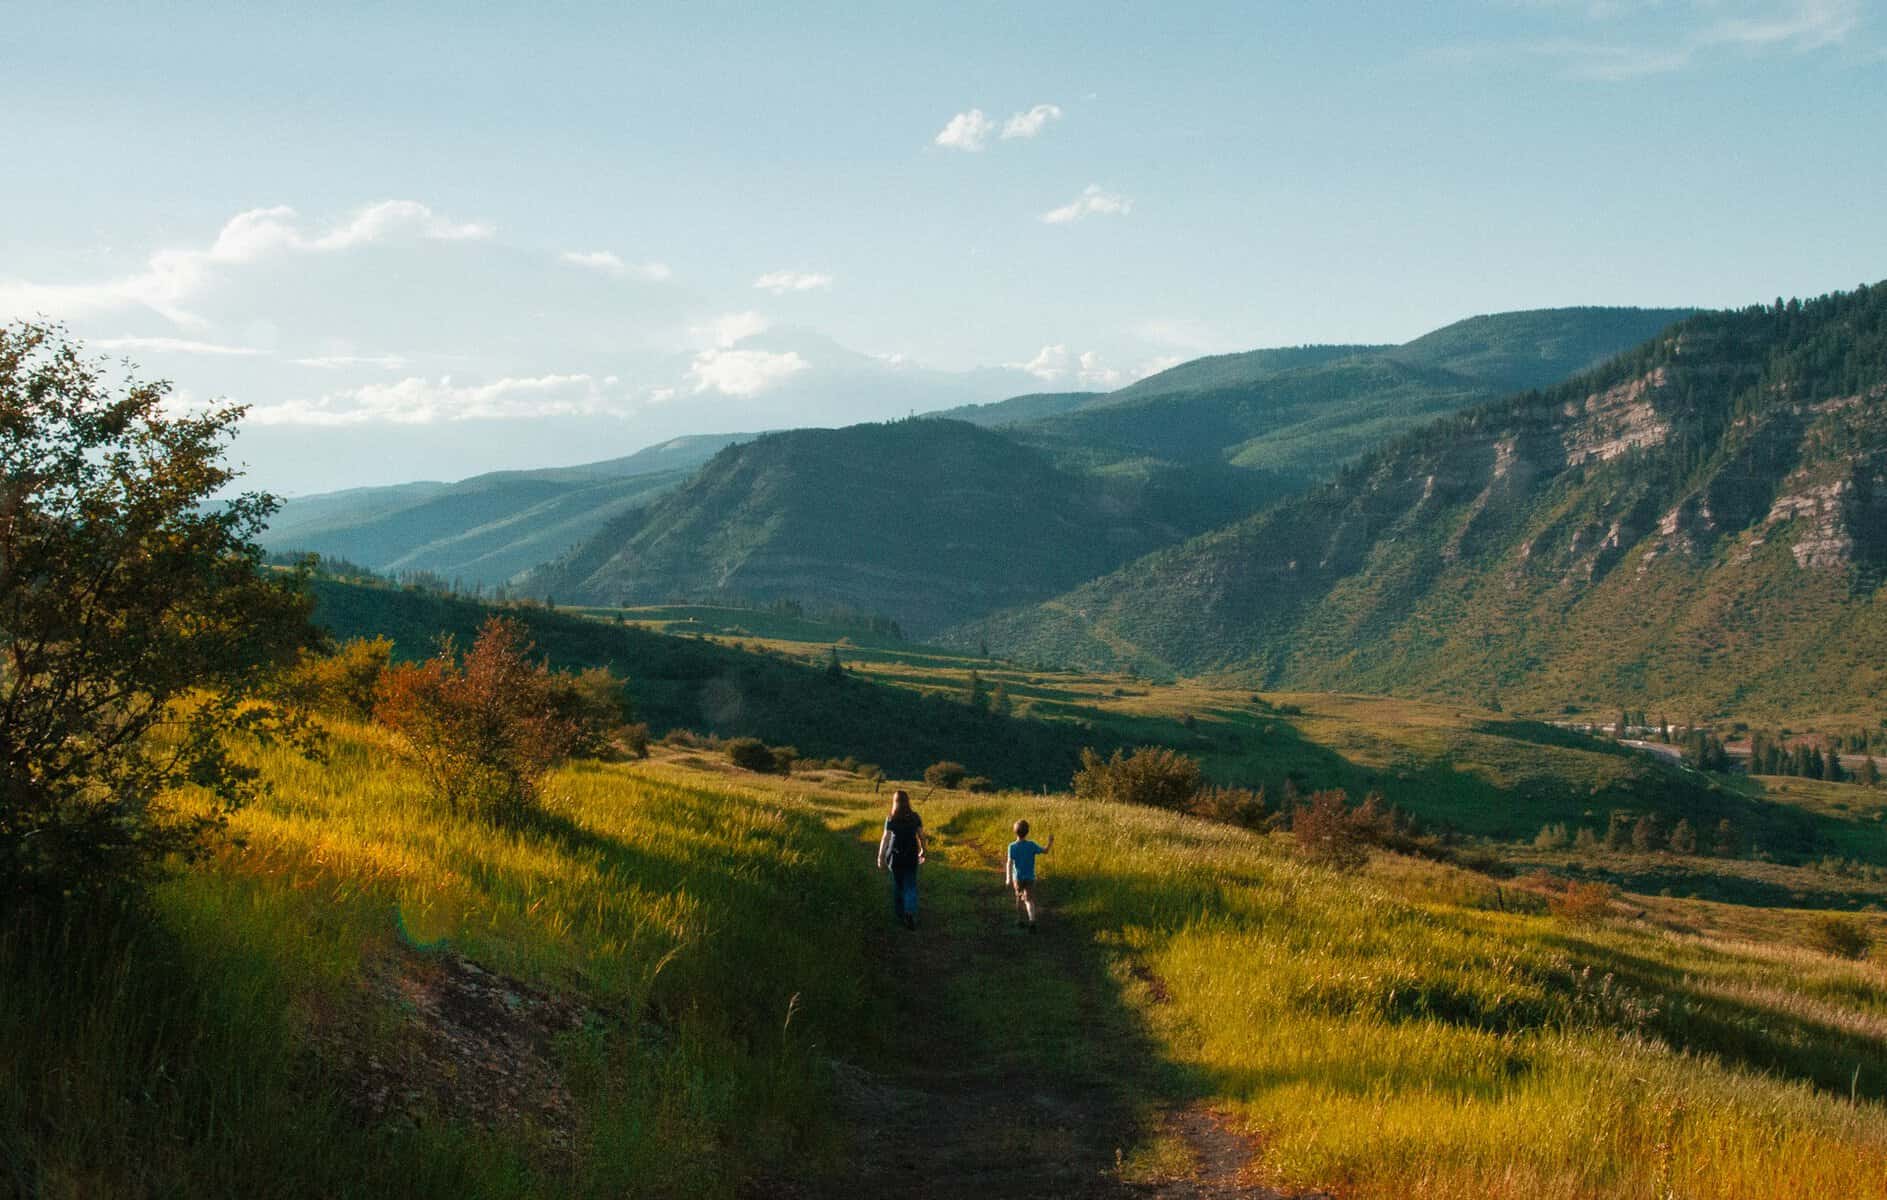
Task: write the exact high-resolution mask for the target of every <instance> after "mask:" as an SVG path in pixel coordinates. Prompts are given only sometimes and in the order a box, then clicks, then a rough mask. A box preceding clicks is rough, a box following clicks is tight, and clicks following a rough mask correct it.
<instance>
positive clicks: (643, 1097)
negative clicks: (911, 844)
mask: <svg viewBox="0 0 1887 1200" xmlns="http://www.w3.org/2000/svg"><path fill="white" fill-rule="evenodd" d="M394 751H395V748H394V746H393V744H392V742H391V741H390V735H388V734H387V733H385V732H384V731H382V730H379V729H377V728H373V727H368V726H353V725H348V724H345V723H342V724H338V725H334V726H333V727H332V729H331V737H330V741H329V746H328V753H327V758H326V761H325V762H313V761H309V760H306V759H303V758H299V757H296V756H294V755H293V754H290V753H287V752H283V753H266V754H264V755H262V757H261V765H262V766H263V767H264V769H265V773H266V775H267V777H268V778H269V780H270V781H271V783H272V784H273V786H274V793H273V795H272V796H271V797H269V798H268V799H265V800H264V801H262V802H259V803H257V804H255V805H253V806H251V807H249V808H247V809H245V810H242V811H240V812H239V813H237V814H236V815H235V818H234V820H233V823H232V830H231V832H232V834H233V836H234V838H235V839H237V840H236V842H234V843H232V844H230V845H229V846H227V847H225V848H224V849H223V850H222V851H221V852H220V853H219V854H218V855H217V856H216V857H215V858H214V860H213V861H211V862H209V863H206V864H202V865H200V866H198V867H195V868H192V869H189V870H187V871H184V872H181V873H178V874H176V875H174V876H173V877H172V878H171V879H169V880H168V881H167V882H165V883H164V884H162V885H161V886H160V887H159V888H157V889H156V891H155V892H154V894H153V895H152V896H151V897H150V899H149V903H148V904H147V905H145V906H142V907H139V908H133V909H126V910H121V911H118V912H116V913H115V914H110V915H108V916H101V915H100V914H98V913H97V912H95V911H94V912H88V913H85V914H73V915H69V916H67V917H66V918H65V919H63V920H61V921H53V922H37V923H26V922H23V923H19V924H14V923H9V925H8V928H7V929H6V930H5V931H4V932H0V956H3V958H4V964H3V965H4V968H5V976H4V977H5V979H6V980H7V985H6V986H5V987H4V988H3V989H0V1137H4V1139H5V1140H4V1142H0V1147H3V1148H4V1155H3V1157H0V1163H4V1171H5V1174H0V1181H6V1182H7V1183H10V1184H11V1185H12V1186H13V1187H14V1188H16V1189H17V1190H19V1191H20V1192H22V1193H23V1194H26V1195H38V1196H45V1197H59V1196H94V1195H114V1196H138V1195H191V1196H205V1195H227V1196H253V1195H276V1196H330V1195H337V1194H391V1191H397V1192H398V1193H400V1194H404V1195H411V1196H452V1197H455V1198H463V1197H471V1196H500V1195H503V1196H513V1195H525V1196H529V1195H546V1196H548V1195H557V1196H566V1195H593V1196H619V1195H676V1196H683V1195H686V1196H695V1195H704V1196H713V1195H726V1194H731V1193H732V1191H733V1190H734V1189H735V1188H736V1186H738V1185H739V1184H740V1183H741V1182H742V1181H743V1180H749V1179H752V1178H754V1177H756V1176H764V1175H767V1174H769V1173H784V1172H789V1171H791V1172H800V1171H804V1170H806V1169H808V1166H809V1165H812V1166H816V1164H817V1163H818V1162H819V1161H820V1160H821V1157H822V1156H825V1155H829V1154H830V1153H833V1152H834V1147H835V1144H834V1142H833V1141H832V1129H831V1126H830V1125H829V1123H826V1122H825V1121H823V1120H822V1114H823V1113H824V1112H825V1111H826V1108H827V1105H826V1097H825V1080H826V1077H827V1073H826V1071H825V1069H824V1066H823V1059H822V1058H821V1057H820V1055H821V1054H822V1053H823V1050H822V1047H823V1046H824V1045H825V1044H827V1042H828V1040H836V1039H837V1038H838V1037H839V1036H840V1035H841V1034H842V1033H843V1032H844V1031H847V1030H851V1029H854V1028H856V1027H859V1026H861V1025H867V1026H868V1025H870V1024H871V1022H869V1021H867V1020H865V1018H866V1016H867V1015H868V1014H869V1013H870V1011H871V1009H872V1006H873V1003H874V998H873V996H872V995H871V993H870V990H869V988H868V986H867V984H866V982H865V979H866V975H867V973H866V972H865V971H863V970H862V969H861V966H862V963H863V956H864V955H865V954H866V953H867V951H868V946H869V939H868V938H867V937H866V936H865V933H864V930H863V928H862V927H861V923H862V921H863V920H864V916H863V912H862V910H861V906H859V905H857V904H855V903H852V902H851V897H853V896H854V895H855V894H856V893H857V892H858V891H859V890H860V888H861V887H862V886H863V885H864V883H865V882H866V878H865V877H866V876H867V874H868V873H867V870H866V867H867V866H868V865H869V864H861V863H860V862H859V861H858V860H857V858H856V857H855V856H853V855H850V854H848V853H846V852H845V851H846V848H845V847H844V846H843V845H842V844H840V843H837V842H835V841H834V839H833V838H832V837H831V835H830V834H829V833H828V831H827V830H826V829H825V827H824V826H823V825H822V824H821V823H820V822H819V821H818V820H817V818H816V817H815V816H814V815H813V814H811V813H810V812H808V811H806V810H805V809H804V808H803V807H801V806H796V805H793V804H790V803H787V802H783V801H782V800H780V799H779V798H777V797H770V796H767V795H764V794H749V793H745V792H742V791H741V790H739V789H737V788H729V787H727V786H725V785H724V784H723V785H718V786H715V787H713V788H712V789H709V788H703V787H700V786H692V787H691V786H687V785H685V784H677V783H672V782H664V781H658V780H653V779H649V778H639V777H637V776H635V775H632V774H629V773H628V772H627V771H626V770H625V769H623V768H620V767H614V766H606V765H603V764H597V763H583V764H577V765H575V766H572V767H570V768H568V769H566V770H564V771H561V772H559V773H557V774H556V775H553V776H552V778H551V780H550V782H549V785H548V787H547V797H548V803H547V811H546V813H545V814H544V815H543V816H542V817H541V818H539V819H535V820H530V821H527V822H526V823H524V824H521V825H518V826H514V827H508V828H507V827H501V826H494V825H492V824H488V823H484V822H480V821H477V820H473V819H456V818H450V817H448V816H447V815H446V814H443V813H441V812H439V811H436V810H435V809H434V808H433V807H431V806H430V805H429V803H428V802H427V801H426V799H425V798H424V797H425V793H424V789H423V787H422V786H421V784H420V782H419V780H418V779H417V778H416V777H415V776H414V775H413V774H412V772H411V771H410V770H409V769H408V768H407V767H406V766H404V765H403V764H402V763H401V761H400V759H399V757H398V756H397V754H396V753H395V752H394ZM459 958H462V959H464V960H468V961H470V962H472V963H475V964H477V965H478V966H479V967H480V968H483V969H485V970H487V971H490V972H496V973H497V976H498V977H499V978H501V979H506V980H513V981H516V985H517V988H518V990H519V992H520V993H521V994H529V993H530V992H531V991H532V990H537V991H549V992H554V993H556V994H558V995H562V996H568V997H570V998H571V999H572V1002H573V1003H574V1004H575V1005H576V1006H577V1007H578V1008H579V1010H580V1011H581V1014H582V1017H581V1021H580V1023H579V1024H578V1025H577V1026H576V1027H572V1028H567V1029H559V1030H555V1031H552V1032H553V1033H554V1037H553V1038H552V1039H551V1040H552V1043H553V1044H552V1045H550V1046H549V1047H548V1049H547V1051H546V1053H547V1056H548V1058H549V1060H550V1062H551V1064H552V1069H553V1070H554V1072H555V1073H556V1074H557V1076H559V1079H558V1086H560V1087H561V1088H563V1089H566V1090H567V1091H568V1093H569V1095H570V1105H569V1108H570V1110H571V1112H570V1117H569V1119H568V1120H567V1121H564V1122H562V1123H561V1125H562V1127H561V1128H553V1127H547V1126H548V1125H550V1124H552V1123H550V1122H546V1121H543V1120H541V1119H539V1118H537V1117H535V1116H532V1115H528V1114H527V1115H526V1116H524V1117H522V1118H520V1119H518V1120H515V1121H509V1122H506V1123H503V1124H498V1125H492V1124H490V1123H481V1122H478V1121H468V1120H463V1119H459V1118H460V1114H457V1113H455V1112H453V1111H451V1110H452V1109H453V1107H454V1105H452V1104H451V1103H444V1104H441V1103H437V1102H436V1101H437V1098H438V1097H439V1096H441V1095H444V1096H446V1097H448V1098H449V1097H450V1094H451V1091H452V1089H453V1087H454V1086H455V1081H454V1080H453V1079H452V1078H450V1077H447V1078H443V1079H441V1078H432V1079H425V1078H418V1079H401V1078H399V1072H398V1071H397V1070H396V1071H395V1072H394V1078H393V1079H392V1081H391V1082H392V1085H393V1087H394V1089H395V1091H396V1092H398V1091H399V1090H400V1089H402V1088H405V1089H406V1090H408V1091H410V1092H411V1093H412V1095H410V1096H408V1097H407V1099H406V1103H404V1104H399V1105H396V1106H395V1107H396V1109H397V1110H399V1111H398V1113H397V1115H398V1116H399V1117H400V1119H399V1120H397V1121H388V1120H384V1119H378V1120H363V1119H362V1117H361V1116H360V1109H361V1105H362V1103H363V1097H362V1096H361V1095H359V1094H358V1093H359V1092H360V1090H361V1089H362V1087H363V1086H365V1085H364V1082H363V1080H362V1079H361V1078H359V1076H360V1074H361V1073H362V1066H361V1064H363V1063H367V1064H371V1065H373V1066H375V1067H379V1066H380V1065H381V1064H387V1063H401V1062H406V1063H414V1062H422V1061H423V1057H424V1056H419V1057H415V1056H414V1055H412V1054H411V1053H408V1052H407V1051H408V1050H410V1047H406V1046H403V1043H404V1042H407V1041H410V1040H411V1038H412V1037H413V1036H414V1033H413V1030H412V1028H411V1022H410V1021H408V1020H403V1019H402V1017H403V1008H404V1009H410V1007H411V1005H410V1002H403V1001H402V984H403V982H404V981H405V980H406V978H407V977H409V976H418V975H423V974H424V973H425V972H427V971H429V970H434V969H436V967H437V964H439V963H441V962H444V961H448V960H451V961H456V960H457V959H459ZM408 990H410V989H408ZM447 1070H448V1071H449V1070H450V1064H448V1067H447ZM385 1074H386V1072H385V1071H384V1070H381V1071H380V1072H379V1077H380V1082H381V1083H382V1084H384V1083H385V1082H386V1079H385ZM429 1097H430V1099H429ZM367 1099H371V1098H367ZM473 1107H477V1106H473ZM389 1189H391V1191H390V1190H389ZM4 1190H7V1188H6V1186H5V1185H4V1184H0V1191H4Z"/></svg>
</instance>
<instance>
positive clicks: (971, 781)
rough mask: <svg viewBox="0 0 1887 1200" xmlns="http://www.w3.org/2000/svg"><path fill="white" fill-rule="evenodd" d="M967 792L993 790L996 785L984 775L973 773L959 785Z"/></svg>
mask: <svg viewBox="0 0 1887 1200" xmlns="http://www.w3.org/2000/svg"><path fill="white" fill-rule="evenodd" d="M958 786H959V787H961V788H962V789H963V790H964V791H966V792H993V791H995V790H996V785H995V784H994V783H993V782H991V781H990V779H989V778H988V777H987V776H984V775H971V776H970V777H969V778H967V779H965V780H964V781H963V782H962V783H961V784H959V785H958Z"/></svg>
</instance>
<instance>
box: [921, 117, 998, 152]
mask: <svg viewBox="0 0 1887 1200" xmlns="http://www.w3.org/2000/svg"><path fill="white" fill-rule="evenodd" d="M995 128H996V123H995V122H994V121H992V120H990V119H989V118H988V117H987V116H985V115H984V113H983V110H982V109H980V108H972V109H971V110H970V111H969V112H960V113H958V114H957V115H956V116H954V117H951V118H950V120H949V122H948V123H946V124H945V125H944V127H943V128H942V129H941V130H939V131H938V133H937V136H936V137H935V138H933V139H931V140H932V141H933V142H934V143H935V144H936V145H939V146H947V147H949V148H950V149H952V150H967V151H970V152H971V153H975V152H976V151H978V150H981V149H982V148H983V147H984V146H985V145H987V144H988V143H989V135H990V134H991V133H992V132H993V131H994V130H995Z"/></svg>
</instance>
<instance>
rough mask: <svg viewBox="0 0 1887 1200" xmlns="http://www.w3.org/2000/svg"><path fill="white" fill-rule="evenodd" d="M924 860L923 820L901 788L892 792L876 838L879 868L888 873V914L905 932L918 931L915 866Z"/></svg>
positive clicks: (906, 793) (908, 795) (908, 794)
mask: <svg viewBox="0 0 1887 1200" xmlns="http://www.w3.org/2000/svg"><path fill="white" fill-rule="evenodd" d="M923 861H924V818H922V817H920V816H918V815H917V810H916V809H914V808H912V807H911V796H910V793H909V792H906V791H905V790H904V789H903V788H899V789H898V790H897V791H895V792H893V793H891V815H890V816H889V817H886V818H885V835H884V836H883V837H882V838H880V839H878V869H879V870H881V871H882V870H886V869H889V870H890V872H891V913H892V915H893V916H894V917H896V918H897V919H898V921H899V922H900V923H901V924H903V926H904V927H905V928H906V929H916V928H917V866H918V864H919V863H921V862H923Z"/></svg>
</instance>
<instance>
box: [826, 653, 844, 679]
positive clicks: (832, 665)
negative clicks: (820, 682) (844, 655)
mask: <svg viewBox="0 0 1887 1200" xmlns="http://www.w3.org/2000/svg"><path fill="white" fill-rule="evenodd" d="M826 678H827V679H829V680H831V681H832V682H833V683H838V682H839V681H840V680H842V679H844V678H845V663H844V662H842V661H840V659H839V648H838V647H837V646H834V647H832V651H831V657H829V658H827V659H826Z"/></svg>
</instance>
